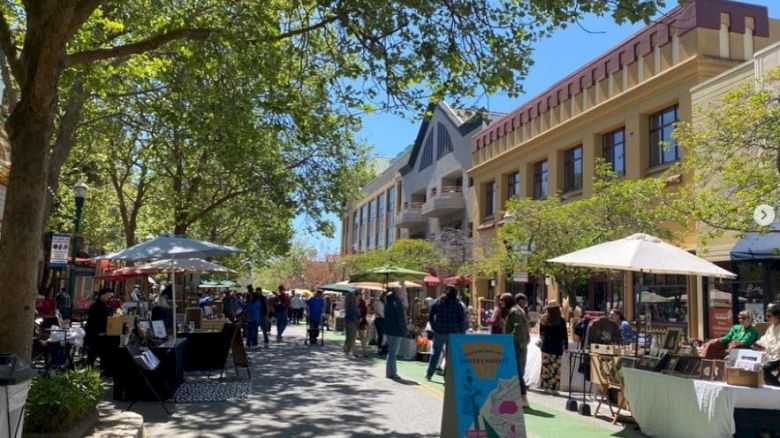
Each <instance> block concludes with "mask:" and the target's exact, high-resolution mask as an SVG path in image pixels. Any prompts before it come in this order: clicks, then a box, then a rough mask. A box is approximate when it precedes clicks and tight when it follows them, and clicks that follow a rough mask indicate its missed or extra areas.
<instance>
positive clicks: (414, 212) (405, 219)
mask: <svg viewBox="0 0 780 438" xmlns="http://www.w3.org/2000/svg"><path fill="white" fill-rule="evenodd" d="M422 206H423V203H422V202H404V204H403V208H402V209H401V211H400V212H399V213H398V215H397V216H396V217H395V226H396V227H398V228H407V229H416V228H422V227H424V226H425V225H427V224H428V219H426V218H425V217H424V216H423V215H422V212H421V210H422Z"/></svg>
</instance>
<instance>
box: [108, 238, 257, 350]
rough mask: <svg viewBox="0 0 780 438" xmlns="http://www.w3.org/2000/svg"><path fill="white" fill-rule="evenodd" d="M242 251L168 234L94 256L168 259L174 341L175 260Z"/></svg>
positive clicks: (130, 260) (131, 259)
mask: <svg viewBox="0 0 780 438" xmlns="http://www.w3.org/2000/svg"><path fill="white" fill-rule="evenodd" d="M238 252H242V250H241V249H239V248H235V247H232V246H224V245H218V244H216V243H211V242H206V241H203V240H195V239H188V238H186V237H178V236H173V235H170V234H161V235H160V236H158V237H156V238H154V239H150V240H147V241H146V242H141V243H138V244H136V245H133V246H131V247H129V248H125V249H123V250H120V251H117V252H114V253H111V254H106V255H102V256H98V257H95V259H98V260H102V259H108V260H123V261H128V262H145V261H153V260H162V259H167V260H168V263H169V267H170V269H171V271H172V272H171V280H172V281H171V288H172V295H173V339H174V341H175V340H176V277H175V276H176V273H175V272H174V271H175V268H176V266H175V265H176V262H177V260H181V259H191V258H210V257H219V256H225V255H229V254H234V253H238Z"/></svg>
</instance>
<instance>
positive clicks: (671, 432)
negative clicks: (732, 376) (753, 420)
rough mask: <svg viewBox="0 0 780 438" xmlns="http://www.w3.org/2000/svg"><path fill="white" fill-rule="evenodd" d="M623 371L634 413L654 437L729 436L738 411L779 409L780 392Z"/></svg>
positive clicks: (733, 430)
mask: <svg viewBox="0 0 780 438" xmlns="http://www.w3.org/2000/svg"><path fill="white" fill-rule="evenodd" d="M622 372H623V378H624V382H625V387H624V392H625V395H626V398H627V399H628V402H629V405H630V406H629V407H630V409H631V413H632V414H633V416H634V419H636V421H637V423H638V424H639V426H640V427H641V428H642V433H644V434H645V435H648V436H651V437H668V438H676V437H680V438H696V437H702V438H714V437H724V438H725V437H731V436H732V435H733V434H734V433H736V432H737V428H736V425H735V423H734V409H735V408H745V409H772V410H779V411H780V388H775V387H770V386H763V387H761V388H746V387H741V386H733V385H728V384H726V383H722V382H708V381H703V380H694V379H685V378H681V377H675V376H671V375H667V374H661V373H654V372H650V371H645V370H638V369H634V368H623V370H622ZM778 414H780V412H778Z"/></svg>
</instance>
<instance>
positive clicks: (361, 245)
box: [358, 205, 366, 251]
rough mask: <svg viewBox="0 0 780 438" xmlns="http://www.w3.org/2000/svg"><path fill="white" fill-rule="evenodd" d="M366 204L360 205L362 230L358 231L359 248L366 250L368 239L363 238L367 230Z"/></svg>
mask: <svg viewBox="0 0 780 438" xmlns="http://www.w3.org/2000/svg"><path fill="white" fill-rule="evenodd" d="M365 226H366V206H365V205H364V206H362V207H360V232H359V233H358V248H359V249H360V251H365V250H366V241H365V239H363V234H365V231H366V228H365Z"/></svg>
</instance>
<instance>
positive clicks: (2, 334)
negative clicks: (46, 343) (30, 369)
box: [0, 69, 59, 360]
mask: <svg viewBox="0 0 780 438" xmlns="http://www.w3.org/2000/svg"><path fill="white" fill-rule="evenodd" d="M55 70H56V69H55ZM58 75H59V72H57V74H55V75H52V76H54V77H52V80H51V82H49V83H48V84H46V85H44V84H41V83H40V82H39V83H38V84H37V87H38V89H37V90H36V92H35V93H22V99H21V100H20V101H19V103H18V104H17V105H16V108H15V109H14V112H13V113H12V114H11V117H10V118H9V119H8V122H7V123H6V129H7V130H8V133H9V137H10V140H11V148H12V157H13V165H12V166H11V173H10V178H9V184H8V191H7V193H8V198H7V202H6V210H5V217H4V219H3V232H2V237H1V238H0V302H1V303H3V304H2V305H1V306H0V352H2V353H15V354H18V355H19V356H21V357H22V358H24V359H26V360H29V359H30V353H31V345H32V335H33V318H34V310H35V296H36V293H37V287H36V286H37V285H36V277H37V270H38V266H39V263H40V262H41V260H42V252H41V244H40V242H41V234H40V232H41V230H42V229H43V217H44V204H45V188H46V187H45V186H46V180H47V172H48V145H49V140H50V138H51V132H52V121H53V115H54V102H55V101H56V96H57V87H56V84H57V80H56V77H57V76H58Z"/></svg>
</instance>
